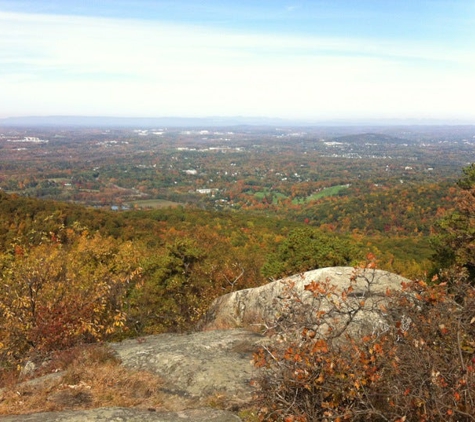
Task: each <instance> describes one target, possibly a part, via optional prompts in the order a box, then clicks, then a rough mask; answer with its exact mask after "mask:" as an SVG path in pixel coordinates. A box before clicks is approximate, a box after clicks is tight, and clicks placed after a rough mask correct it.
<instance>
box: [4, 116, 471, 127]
mask: <svg viewBox="0 0 475 422" xmlns="http://www.w3.org/2000/svg"><path fill="white" fill-rule="evenodd" d="M473 124H475V122H468V121H461V120H459V121H446V120H437V119H398V118H395V119H359V120H358V119H344V118H342V119H283V118H273V117H252V116H209V117H173V116H171V117H114V116H21V117H6V118H3V119H0V127H81V128H83V127H115V128H138V127H139V128H163V127H227V126H275V127H292V126H293V127H298V126H302V127H305V126H307V127H308V126H361V125H370V126H399V125H415V126H426V125H427V126H432V125H473Z"/></svg>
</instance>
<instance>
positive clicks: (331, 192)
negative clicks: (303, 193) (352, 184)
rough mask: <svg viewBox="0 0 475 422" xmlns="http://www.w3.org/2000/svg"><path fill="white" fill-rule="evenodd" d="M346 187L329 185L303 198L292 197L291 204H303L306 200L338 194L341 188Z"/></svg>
mask: <svg viewBox="0 0 475 422" xmlns="http://www.w3.org/2000/svg"><path fill="white" fill-rule="evenodd" d="M345 189H348V186H347V185H338V186H330V187H329V188H325V189H322V190H321V191H319V192H316V193H314V194H312V195H310V196H307V197H306V198H304V199H300V198H299V199H294V200H293V201H292V203H293V204H303V203H306V202H311V201H316V200H317V199H321V198H325V197H327V196H334V195H338V194H339V193H340V192H341V191H342V190H345Z"/></svg>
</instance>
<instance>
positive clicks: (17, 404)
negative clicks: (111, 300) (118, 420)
mask: <svg viewBox="0 0 475 422" xmlns="http://www.w3.org/2000/svg"><path fill="white" fill-rule="evenodd" d="M55 373H56V375H57V376H53V375H52V374H55ZM35 375H36V376H43V378H35V379H32V380H29V381H24V380H23V381H22V382H21V383H19V382H18V381H17V380H18V376H16V377H12V376H11V375H10V377H8V376H6V377H5V376H4V377H3V387H4V388H3V389H2V390H0V415H12V414H25V413H37V412H50V411H59V410H66V409H68V410H80V409H81V410H82V409H93V408H98V407H112V406H119V407H135V408H144V409H152V408H153V409H155V408H160V407H161V406H162V399H161V394H160V391H159V389H160V387H161V385H162V380H161V379H160V378H159V377H158V376H156V375H154V374H151V373H149V372H145V371H135V370H131V369H127V368H125V367H123V366H121V364H120V361H119V360H118V359H117V358H116V357H115V355H114V354H113V353H112V352H111V351H110V349H108V348H107V347H105V346H82V347H77V348H74V349H71V350H67V351H63V352H60V353H57V354H56V355H55V356H52V358H51V360H50V361H49V362H48V363H46V364H44V365H42V366H41V369H40V370H39V371H37V373H36V374H35ZM44 375H48V376H46V377H44Z"/></svg>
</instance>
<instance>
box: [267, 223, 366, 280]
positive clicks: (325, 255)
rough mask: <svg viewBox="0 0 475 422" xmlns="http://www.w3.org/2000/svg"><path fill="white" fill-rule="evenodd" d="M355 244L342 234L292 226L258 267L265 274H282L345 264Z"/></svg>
mask: <svg viewBox="0 0 475 422" xmlns="http://www.w3.org/2000/svg"><path fill="white" fill-rule="evenodd" d="M357 255H358V254H357V248H356V247H355V246H354V245H352V243H351V242H350V241H348V240H346V239H344V238H342V237H337V236H334V235H329V234H326V233H323V232H321V231H319V230H317V229H314V228H310V227H304V228H298V229H294V230H292V231H291V232H290V233H289V235H288V236H287V237H286V238H285V239H284V241H283V242H282V244H281V245H280V246H279V248H278V250H277V253H275V254H271V255H270V256H269V258H268V260H267V262H266V263H265V264H264V265H263V267H262V274H263V275H264V276H265V277H273V278H278V277H283V276H288V275H292V274H297V273H300V272H304V271H309V270H314V269H317V268H323V267H334V266H339V265H349V264H350V263H351V262H352V261H353V260H355V259H356V258H357Z"/></svg>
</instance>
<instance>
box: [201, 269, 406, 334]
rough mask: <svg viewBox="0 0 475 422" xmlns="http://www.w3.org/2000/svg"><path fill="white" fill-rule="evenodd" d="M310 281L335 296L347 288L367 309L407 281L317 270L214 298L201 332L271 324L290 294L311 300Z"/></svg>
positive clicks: (365, 272)
mask: <svg viewBox="0 0 475 422" xmlns="http://www.w3.org/2000/svg"><path fill="white" fill-rule="evenodd" d="M311 282H318V283H328V284H329V285H332V286H335V292H336V293H338V292H342V291H343V290H344V289H348V287H349V286H351V288H352V291H351V296H352V297H353V298H355V300H358V299H359V298H365V299H366V300H367V303H366V305H367V307H368V308H369V307H370V306H373V305H374V303H375V301H378V300H380V301H383V300H384V297H385V295H386V293H387V292H388V291H398V290H401V285H402V283H403V282H406V283H409V282H410V281H409V280H408V279H405V278H404V277H401V276H399V275H397V274H393V273H390V272H387V271H382V270H376V269H355V268H353V267H329V268H320V269H318V270H313V271H308V272H305V273H302V274H299V275H295V276H292V277H288V278H284V279H282V280H277V281H274V282H271V283H268V284H265V285H263V286H260V287H256V288H252V289H245V290H239V291H236V292H232V293H229V294H227V295H224V296H221V297H219V298H217V299H216V300H215V301H214V302H213V303H212V305H211V307H210V309H209V312H208V313H207V315H206V317H205V318H204V320H203V321H202V323H201V329H203V330H213V329H218V328H228V329H229V328H234V327H253V326H261V325H262V324H265V323H268V322H270V321H275V320H276V319H278V318H280V317H282V312H283V309H284V308H285V307H286V306H287V305H288V301H289V297H290V295H292V294H297V295H298V296H299V297H300V298H301V299H303V301H304V302H305V301H307V303H308V302H309V301H310V300H311V299H312V294H311V292H309V291H306V290H305V286H306V285H308V284H309V283H311ZM330 305H331V304H330V303H320V304H319V306H320V309H322V310H326V309H328V307H329V306H330ZM362 315H363V313H362ZM366 316H368V314H367V315H366Z"/></svg>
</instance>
